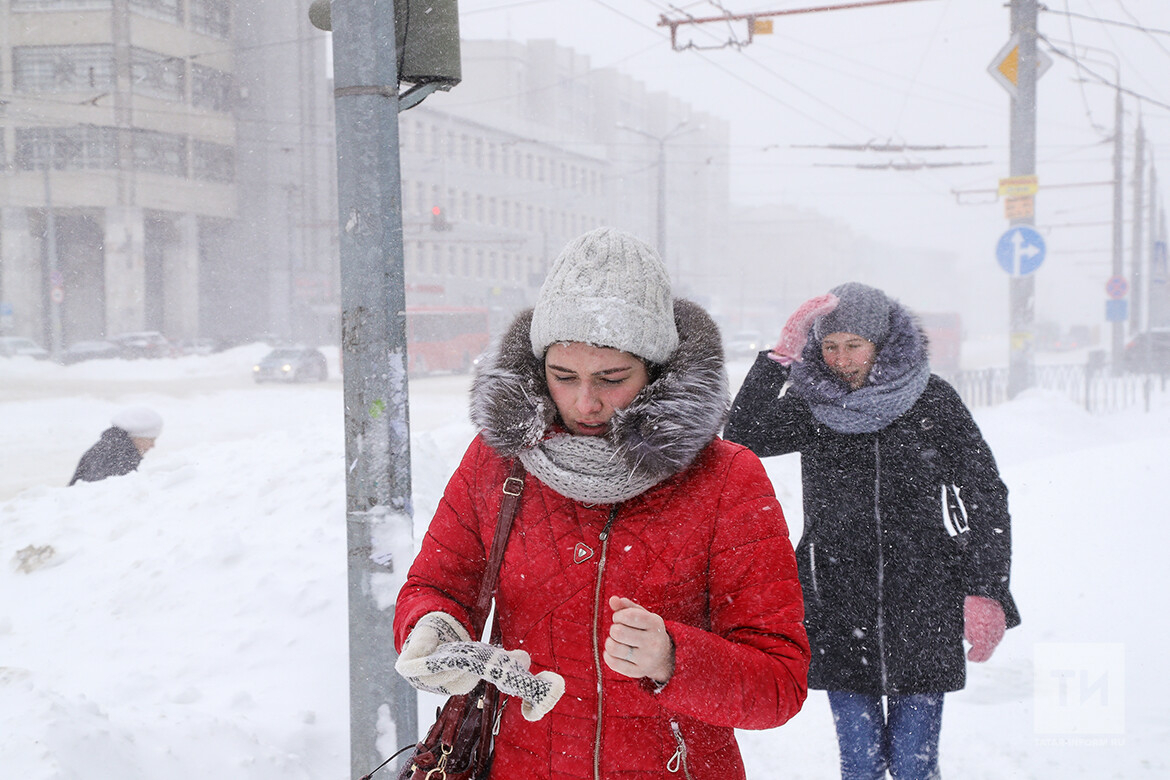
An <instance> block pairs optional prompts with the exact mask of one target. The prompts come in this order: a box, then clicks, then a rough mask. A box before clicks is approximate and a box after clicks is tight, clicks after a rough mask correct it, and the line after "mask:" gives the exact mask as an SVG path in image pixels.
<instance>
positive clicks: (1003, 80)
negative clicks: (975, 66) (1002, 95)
mask: <svg viewBox="0 0 1170 780" xmlns="http://www.w3.org/2000/svg"><path fill="white" fill-rule="evenodd" d="M1051 67H1052V58H1051V57H1049V56H1048V55H1047V54H1045V53H1044V52H1043V51H1041V50H1040V49H1036V78H1040V77H1041V76H1043V75H1044V74H1045V73H1046V72H1047V71H1048V69H1049V68H1051ZM987 72H988V73H990V74H991V77H992V78H993V79H995V80H996V81H998V82H999V83H1000V85H1001V86H1002V87H1003V88H1004V89H1006V90H1007V91H1008V94H1010V95H1011V96H1012V97H1015V96H1016V88H1017V87H1018V86H1019V83H1020V34H1019V33H1016V34H1015V35H1013V36H1012V37H1011V39H1010V40H1009V41H1008V42H1007V44H1006V45H1004V47H1003V48H1002V49H1000V50H999V54H996V55H995V59H993V60H992V61H991V64H990V65H988V66H987Z"/></svg>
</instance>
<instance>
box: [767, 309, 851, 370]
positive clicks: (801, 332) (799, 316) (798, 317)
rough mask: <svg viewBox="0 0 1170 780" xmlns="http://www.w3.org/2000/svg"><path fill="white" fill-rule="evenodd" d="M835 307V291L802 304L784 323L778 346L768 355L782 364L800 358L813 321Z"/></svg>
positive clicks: (787, 363)
mask: <svg viewBox="0 0 1170 780" xmlns="http://www.w3.org/2000/svg"><path fill="white" fill-rule="evenodd" d="M835 308H837V296H836V295H833V293H825V294H824V295H818V296H817V297H816V298H810V299H808V300H807V301H805V302H804V303H802V304H800V306H799V307H798V308H797V309H796V311H794V312H793V313H792V316H791V317H789V318H788V322H786V323H784V330H782V331H780V340H779V341H777V342H776V346H774V347H772V351H771V352H769V353H768V357H770V358H771V359H772V360H775V361H776V362H777V363H779V364H780V365H782V366H787V365H790V364H791V363H792V362H793V361H796V360H800V353H801V352H802V351H803V350H804V344H805V342H806V341H808V332H809V330H811V329H812V324H813V321H814V320H815V319H816V318H817V317H820V316H821V315H822V314H828V313H829V312H831V311H832V310H833V309H835Z"/></svg>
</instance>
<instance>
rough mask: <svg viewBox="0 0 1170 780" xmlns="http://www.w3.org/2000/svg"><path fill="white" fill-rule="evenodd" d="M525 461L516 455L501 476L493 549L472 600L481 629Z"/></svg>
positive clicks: (516, 504)
mask: <svg viewBox="0 0 1170 780" xmlns="http://www.w3.org/2000/svg"><path fill="white" fill-rule="evenodd" d="M524 474H525V472H524V464H523V463H521V462H520V459H519V458H516V460H514V461H513V462H512V473H511V474H509V475H508V478H507V479H505V480H504V487H503V491H504V500H503V501H501V502H500V516H499V519H498V520H497V521H496V533H495V536H494V537H492V549H491V552H490V553H488V560H487V567H486V568H485V569H484V570H483V580H482V581H481V582H480V584H479V598H478V599H476V601H475V613H474V614H475V620H476V621H477V622H476V627H477V628H478V629H479V631H480V633H482V632H483V624H484V623H485V622H486V621H487V616H488V612H489V611H490V609H491V603H492V598H493V597H494V596H495V594H496V582H497V581H498V580H499V577H500V565H501V564H502V563H503V562H504V548H506V547H507V546H508V534H510V533H511V532H512V521H513V520H514V519H515V518H516V510H517V509H518V508H519V507H520V493H521V492H523V490H524Z"/></svg>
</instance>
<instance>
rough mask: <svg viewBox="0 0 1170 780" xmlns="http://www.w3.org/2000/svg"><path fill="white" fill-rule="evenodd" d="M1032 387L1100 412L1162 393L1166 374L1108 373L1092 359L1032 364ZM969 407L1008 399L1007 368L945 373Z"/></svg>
mask: <svg viewBox="0 0 1170 780" xmlns="http://www.w3.org/2000/svg"><path fill="white" fill-rule="evenodd" d="M1034 371H1035V382H1034V385H1033V386H1034V387H1038V388H1042V389H1044V390H1052V391H1054V392H1058V393H1062V394H1064V395H1066V396H1068V397H1069V398H1071V399H1072V400H1073V401H1075V402H1076V403H1078V404H1083V405H1084V407H1085V409H1086V410H1087V411H1089V412H1090V413H1093V414H1104V413H1109V412H1116V411H1119V410H1121V409H1127V408H1130V407H1133V406H1138V405H1142V406H1144V408H1145V409H1147V410H1148V409H1149V408H1150V403H1151V401H1152V399H1153V398H1154V397H1155V396H1157V395H1161V394H1165V393H1166V389H1167V379H1168V377H1167V375H1165V374H1162V375H1157V374H1122V375H1120V376H1114V375H1112V374H1111V373H1110V372H1109V371H1108V369H1106V368H1104V367H1101V366H1099V365H1094V364H1092V363H1087V364H1083V365H1072V364H1069V365H1053V366H1036V367H1035V368H1034ZM948 380H949V381H950V383H951V384H952V385H954V387H955V390H957V391H958V393H959V395H960V396H961V397H962V399H963V402H964V403H966V404H967V406H970V407H976V406H992V405H994V404H1000V403H1003V402H1004V401H1006V400H1008V394H1007V387H1008V369H1006V368H983V369H978V370H975V371H960V372H958V373H957V374H954V375H952V376H950V377H948Z"/></svg>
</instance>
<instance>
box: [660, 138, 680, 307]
mask: <svg viewBox="0 0 1170 780" xmlns="http://www.w3.org/2000/svg"><path fill="white" fill-rule="evenodd" d="M667 137H668V136H664V137H662V138H659V139H658V256H659V257H661V258H662V262H664V263H666V262H667V259H666V139H667ZM668 267H669V266H668ZM678 273H679V269H677V268H676V269H675V277H674V283H675V284H678V283H679V280H678Z"/></svg>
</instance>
